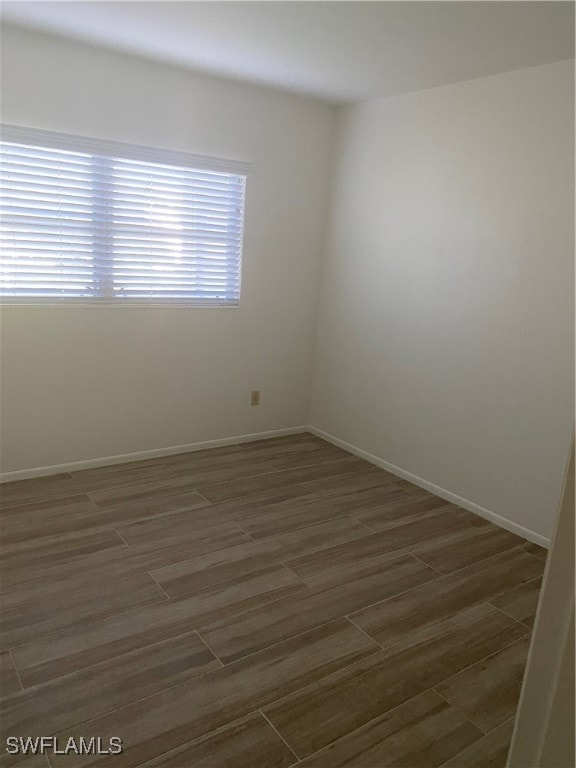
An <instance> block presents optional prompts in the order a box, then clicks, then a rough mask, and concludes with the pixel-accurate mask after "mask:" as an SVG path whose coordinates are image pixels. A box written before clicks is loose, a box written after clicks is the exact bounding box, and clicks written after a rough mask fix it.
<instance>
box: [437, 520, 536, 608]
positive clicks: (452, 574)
mask: <svg viewBox="0 0 576 768" xmlns="http://www.w3.org/2000/svg"><path fill="white" fill-rule="evenodd" d="M470 514H472V515H473V514H474V512H471V513H470ZM515 551H519V552H524V553H525V554H527V555H530V557H532V558H534V560H539V561H540V562H542V560H541V559H540V558H539V557H536V556H535V555H533V554H532V553H531V552H526V550H525V549H522V546H521V545H519V544H515V545H514V546H513V547H510V548H509V549H505V550H503V551H502V552H496V553H495V554H494V555H489V556H488V557H483V558H482V559H481V560H475V561H474V562H473V563H467V565H463V566H462V568H457V569H456V570H455V571H450V573H443V574H442V576H444V577H446V576H454V575H455V574H456V573H460V572H461V571H465V570H466V568H471V567H472V566H475V565H480V563H486V562H488V560H493V559H494V558H495V557H501V556H502V555H503V554H504V553H505V552H508V553H510V552H515ZM426 565H428V563H426ZM428 567H429V568H432V566H431V565H429V566H428ZM537 578H541V577H540V576H538V577H537ZM529 581H533V579H529ZM508 591H509V590H508V589H504V590H503V592H508ZM501 594H502V592H498V595H501ZM498 595H494V597H498ZM491 599H492V598H491Z"/></svg>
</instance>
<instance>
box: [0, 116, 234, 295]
mask: <svg viewBox="0 0 576 768" xmlns="http://www.w3.org/2000/svg"><path fill="white" fill-rule="evenodd" d="M0 149H1V182H2V183H1V195H0V197H1V221H0V245H1V257H0V295H1V296H2V298H3V300H5V301H7V302H16V303H46V302H48V303H75V302H82V303H83V302H114V303H121V304H122V303H125V304H130V303H145V302H149V303H164V302H168V303H186V304H197V305H208V306H210V305H212V306H213V305H236V304H238V302H239V298H240V276H241V275H240V272H241V259H242V233H243V222H244V192H245V183H246V172H247V168H246V166H245V165H243V164H240V163H234V162H231V161H230V162H228V161H223V160H217V159H213V158H203V157H197V156H189V155H185V154H182V153H175V152H166V151H156V150H152V149H148V148H144V147H134V146H131V145H124V144H117V143H115V142H114V143H112V142H98V141H94V140H89V139H82V138H79V137H72V136H65V135H61V134H55V133H52V132H47V131H36V130H31V129H21V128H16V127H13V126H4V127H3V128H2V130H1V134H0Z"/></svg>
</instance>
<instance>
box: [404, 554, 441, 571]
mask: <svg viewBox="0 0 576 768" xmlns="http://www.w3.org/2000/svg"><path fill="white" fill-rule="evenodd" d="M409 554H410V555H412V557H414V558H416V560H418V561H419V562H421V563H422V565H426V566H428V568H432V570H433V571H436V573H437V574H438V576H446V575H447V574H446V573H442V571H439V570H438V568H434V566H433V565H429V564H428V563H425V562H424V560H421V559H420V558H419V557H418V555H417V554H416V552H410V553H409Z"/></svg>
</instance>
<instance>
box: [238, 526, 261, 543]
mask: <svg viewBox="0 0 576 768" xmlns="http://www.w3.org/2000/svg"><path fill="white" fill-rule="evenodd" d="M233 524H234V525H235V526H236V527H237V528H240V530H241V531H242V533H245V534H246V536H248V538H249V539H250V540H251V541H257V539H255V538H254V536H252V535H251V534H250V533H248V531H246V530H245V529H244V528H242V526H241V525H240V523H238V522H237V521H236V520H234V521H233ZM247 543H248V542H247Z"/></svg>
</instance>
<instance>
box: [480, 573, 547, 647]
mask: <svg viewBox="0 0 576 768" xmlns="http://www.w3.org/2000/svg"><path fill="white" fill-rule="evenodd" d="M535 580H536V579H532V581H535ZM525 583H528V582H525ZM508 591H511V590H508ZM502 594H506V592H504V593H502V592H500V593H499V594H498V595H496V597H500V595H502ZM492 600H494V598H493V597H492V598H490V600H486V602H487V603H488V605H489V606H490V607H491V608H494V609H495V610H497V611H499V612H500V613H503V614H504V616H506V618H507V619H512V621H515V622H516V624H519V625H520V626H521V627H522V628H523V629H525V630H527V632H528V634H530V633H531V632H532V629H533V628H532V627H531V626H530V625H529V624H526V622H525V621H521V620H520V619H517V618H516V617H515V616H511V615H510V614H509V613H508V611H505V610H504V608H500V606H499V605H494V603H493V602H492Z"/></svg>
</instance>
